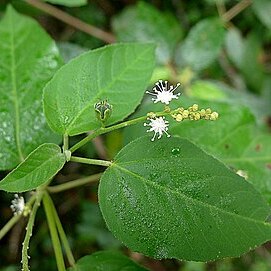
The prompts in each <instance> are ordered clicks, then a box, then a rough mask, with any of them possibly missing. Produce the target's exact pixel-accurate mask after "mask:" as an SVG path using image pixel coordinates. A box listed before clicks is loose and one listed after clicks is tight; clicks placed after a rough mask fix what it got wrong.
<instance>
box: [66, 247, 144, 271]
mask: <svg viewBox="0 0 271 271" xmlns="http://www.w3.org/2000/svg"><path fill="white" fill-rule="evenodd" d="M89 270H91V271H147V269H145V268H143V267H141V266H139V265H137V264H136V263H135V262H133V261H132V260H130V259H129V258H128V257H126V256H124V255H122V254H121V253H119V252H117V251H99V252H95V253H93V254H92V255H90V256H85V257H83V258H81V259H80V260H79V261H78V262H77V263H76V265H75V267H73V268H69V269H68V271H89Z"/></svg>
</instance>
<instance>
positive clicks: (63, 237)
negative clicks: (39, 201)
mask: <svg viewBox="0 0 271 271" xmlns="http://www.w3.org/2000/svg"><path fill="white" fill-rule="evenodd" d="M48 200H49V201H50V205H51V210H52V212H53V215H54V220H55V223H56V227H57V230H58V233H59V236H60V239H61V242H62V244H63V247H64V249H65V251H66V255H67V259H68V261H69V264H70V265H71V266H74V265H75V260H74V257H73V254H72V251H71V248H70V245H69V241H68V239H67V236H66V234H65V231H64V229H63V227H62V224H61V221H60V219H59V217H58V214H57V211H56V208H55V205H54V203H53V200H52V198H51V197H50V195H48Z"/></svg>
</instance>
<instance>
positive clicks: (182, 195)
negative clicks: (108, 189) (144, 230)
mask: <svg viewBox="0 0 271 271" xmlns="http://www.w3.org/2000/svg"><path fill="white" fill-rule="evenodd" d="M114 166H116V167H117V168H119V169H121V170H123V171H125V172H127V173H128V174H130V175H133V176H135V177H136V178H138V179H140V180H142V181H143V182H145V183H147V184H149V185H150V186H152V187H154V188H158V189H160V190H166V191H169V192H170V193H173V194H177V195H179V196H181V197H182V198H186V199H187V200H188V201H192V202H196V203H197V204H199V205H202V206H204V207H207V208H209V209H215V210H218V211H220V212H222V213H225V214H227V215H231V216H234V217H238V218H240V217H241V218H242V219H244V220H247V221H249V222H253V223H260V224H263V225H265V226H268V227H270V229H271V224H269V223H266V222H264V221H261V220H255V219H252V218H249V217H246V216H241V215H239V214H236V213H231V212H228V211H226V210H224V209H220V208H218V207H217V206H213V205H210V204H208V203H206V202H202V201H200V200H197V199H194V198H191V197H188V196H187V195H185V194H183V193H181V192H180V191H175V190H171V189H169V188H168V187H165V186H161V185H159V184H157V183H154V182H151V181H149V180H148V179H146V178H144V177H142V176H140V175H138V174H136V173H135V172H132V171H130V170H128V169H126V168H123V167H121V166H120V165H118V164H114V163H113V164H112V166H111V167H114Z"/></svg>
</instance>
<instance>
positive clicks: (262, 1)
mask: <svg viewBox="0 0 271 271" xmlns="http://www.w3.org/2000/svg"><path fill="white" fill-rule="evenodd" d="M252 8H253V10H254V12H255V13H256V15H257V16H258V17H259V19H260V20H261V21H262V22H263V23H264V24H265V25H266V26H267V27H268V28H270V29H271V16H270V14H271V2H270V0H255V1H253V5H252Z"/></svg>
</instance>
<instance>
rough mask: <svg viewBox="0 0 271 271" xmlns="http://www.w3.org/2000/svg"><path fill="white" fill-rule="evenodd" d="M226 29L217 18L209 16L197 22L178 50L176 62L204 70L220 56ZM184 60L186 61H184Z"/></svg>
mask: <svg viewBox="0 0 271 271" xmlns="http://www.w3.org/2000/svg"><path fill="white" fill-rule="evenodd" d="M224 36H225V31H224V28H223V25H222V22H221V21H220V20H219V19H217V18H208V19H204V20H202V21H200V22H199V23H197V24H196V25H195V26H194V27H193V28H192V29H191V30H190V32H189V34H188V36H187V37H186V39H185V40H184V42H183V43H182V44H181V45H180V47H179V49H178V51H177V59H176V62H177V63H179V64H180V65H182V66H183V65H187V66H191V68H192V69H194V70H202V69H205V68H207V67H208V66H209V65H210V64H212V63H213V62H214V61H215V59H216V58H217V57H218V55H219V52H220V48H221V46H222V44H223V41H224ZM183 62H184V63H183Z"/></svg>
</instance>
